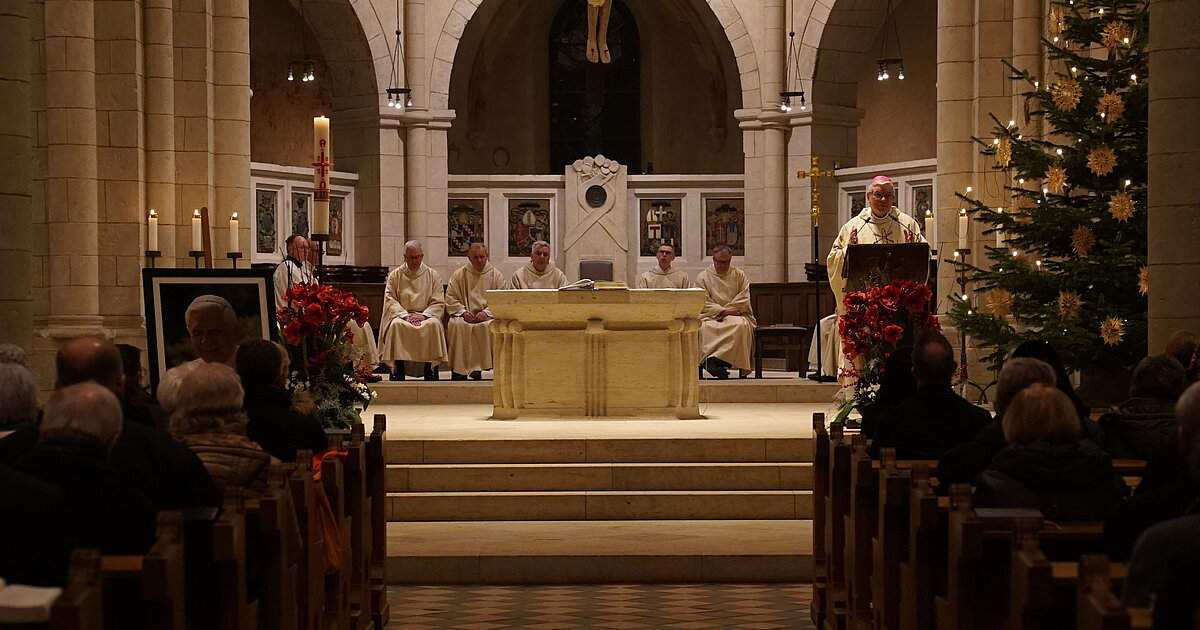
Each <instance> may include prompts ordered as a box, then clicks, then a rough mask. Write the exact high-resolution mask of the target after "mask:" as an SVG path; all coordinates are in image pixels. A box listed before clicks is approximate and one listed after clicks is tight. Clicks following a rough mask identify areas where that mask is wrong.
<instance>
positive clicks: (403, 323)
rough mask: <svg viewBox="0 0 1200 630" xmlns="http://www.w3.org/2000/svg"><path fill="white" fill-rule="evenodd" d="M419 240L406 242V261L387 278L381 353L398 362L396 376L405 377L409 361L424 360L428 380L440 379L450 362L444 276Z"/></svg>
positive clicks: (391, 360) (394, 374)
mask: <svg viewBox="0 0 1200 630" xmlns="http://www.w3.org/2000/svg"><path fill="white" fill-rule="evenodd" d="M424 261H425V251H424V249H423V248H422V247H421V243H420V242H419V241H408V242H407V243H405V244H404V264H403V265H402V266H400V267H398V268H396V269H393V270H392V272H391V273H389V274H388V277H387V286H386V288H385V291H384V295H383V314H382V316H381V318H380V325H379V346H380V355H381V357H382V358H383V360H384V361H390V362H394V364H395V365H394V367H393V370H394V371H393V375H392V378H393V379H396V380H403V379H404V378H405V363H408V362H416V363H424V364H425V365H424V376H425V380H427V381H436V380H438V373H437V370H438V367H439V366H440V365H442V364H443V363H445V362H446V331H445V328H444V327H443V326H442V316H443V315H445V312H446V300H445V299H444V298H443V297H442V294H443V291H444V289H443V287H442V276H441V275H440V274H439V273H438V272H437V270H436V269H434V268H432V267H430V266H428V265H426V264H425V262H424Z"/></svg>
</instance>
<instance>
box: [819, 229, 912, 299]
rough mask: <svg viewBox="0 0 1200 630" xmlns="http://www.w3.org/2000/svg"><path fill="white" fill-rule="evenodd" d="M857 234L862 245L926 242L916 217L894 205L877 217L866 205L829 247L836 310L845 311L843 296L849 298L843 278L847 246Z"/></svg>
mask: <svg viewBox="0 0 1200 630" xmlns="http://www.w3.org/2000/svg"><path fill="white" fill-rule="evenodd" d="M855 236H857V237H858V244H859V245H879V244H888V243H924V242H926V241H925V237H924V236H923V235H922V234H921V226H920V225H918V224H917V220H916V219H914V218H912V217H910V216H908V215H907V214H904V213H903V212H900V211H899V210H897V209H896V208H892V210H891V212H889V213H887V215H886V216H884V217H883V218H879V217H877V216H875V214H874V213H872V212H871V209H870V208H863V209H862V211H861V212H859V213H858V216H856V217H853V218H852V219H850V220H849V221H847V222H846V224H845V225H843V226H842V229H841V230H839V231H838V235H837V239H835V240H834V241H833V248H832V249H830V250H829V257H828V258H827V259H826V263H828V265H829V286H830V288H832V289H833V297H834V299H835V300H836V302H835V304H836V305H837V312H839V313H841V312H843V311H844V310H845V307H844V306H843V305H842V299H843V298H845V297H846V279H845V278H843V277H842V269H843V268H844V266H845V263H846V247H847V246H849V245H850V240H851V238H852V237H855Z"/></svg>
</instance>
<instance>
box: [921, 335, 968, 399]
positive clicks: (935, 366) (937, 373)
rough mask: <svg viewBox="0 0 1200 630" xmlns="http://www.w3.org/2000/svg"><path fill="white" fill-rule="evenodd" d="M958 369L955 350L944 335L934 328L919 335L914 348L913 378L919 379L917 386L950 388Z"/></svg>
mask: <svg viewBox="0 0 1200 630" xmlns="http://www.w3.org/2000/svg"><path fill="white" fill-rule="evenodd" d="M956 369H958V362H956V361H955V360H954V348H952V347H951V346H950V342H949V341H947V340H946V337H945V336H944V335H942V333H940V332H938V331H936V330H934V329H932V328H925V329H922V330H921V332H920V333H917V342H916V346H915V347H914V348H913V378H915V379H917V385H919V386H921V387H933V386H939V385H947V386H948V385H949V384H950V381H951V379H952V378H953V377H954V371H955V370H956Z"/></svg>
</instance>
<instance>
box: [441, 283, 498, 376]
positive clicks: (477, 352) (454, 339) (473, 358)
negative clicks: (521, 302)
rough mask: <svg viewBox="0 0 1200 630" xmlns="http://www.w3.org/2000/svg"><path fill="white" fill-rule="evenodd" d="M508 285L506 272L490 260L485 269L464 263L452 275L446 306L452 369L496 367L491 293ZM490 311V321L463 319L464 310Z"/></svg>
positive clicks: (469, 369) (468, 369) (465, 370)
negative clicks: (473, 321) (493, 264)
mask: <svg viewBox="0 0 1200 630" xmlns="http://www.w3.org/2000/svg"><path fill="white" fill-rule="evenodd" d="M502 286H504V275H503V274H501V273H500V272H499V271H498V270H497V269H496V268H495V267H493V266H492V265H491V263H488V264H487V266H486V267H484V268H483V271H475V268H474V267H472V266H471V265H469V264H468V265H463V266H462V267H460V268H459V269H458V270H456V271H455V272H454V273H453V274H451V275H450V286H448V287H447V288H446V308H447V309H448V312H449V313H450V320H449V322H448V323H447V324H446V335H447V338H448V339H449V341H450V344H449V345H450V370H451V371H453V372H457V373H458V374H469V373H471V372H474V371H476V370H490V369H492V334H491V331H492V320H491V313H490V312H488V311H487V292H488V290H490V289H499V288H500V287H502ZM480 311H483V312H485V313H487V314H488V317H489V319H488V320H487V321H483V322H479V323H475V324H472V323H470V322H468V321H466V320H464V319H463V318H462V316H463V314H464V313H468V312H470V313H478V312H480Z"/></svg>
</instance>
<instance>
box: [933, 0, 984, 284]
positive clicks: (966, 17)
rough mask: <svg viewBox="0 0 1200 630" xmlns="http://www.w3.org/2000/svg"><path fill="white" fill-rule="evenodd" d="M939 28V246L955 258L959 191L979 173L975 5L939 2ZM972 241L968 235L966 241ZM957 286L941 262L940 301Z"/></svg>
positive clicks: (941, 252)
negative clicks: (975, 141) (976, 165)
mask: <svg viewBox="0 0 1200 630" xmlns="http://www.w3.org/2000/svg"><path fill="white" fill-rule="evenodd" d="M937 19H938V29H937V39H938V41H937V85H938V91H937V108H938V111H937V119H938V129H937V161H938V173H937V177H938V183H937V188H938V190H937V221H938V228H937V234H938V243H937V246H936V248H937V250H938V253H939V255H940V257H941V259H942V261H949V260H953V257H954V249H955V248H956V247H957V246H958V238H957V236H956V229H957V226H958V209H959V208H960V207H961V205H962V204H961V203H960V201H959V200H958V199H957V198H956V197H955V196H954V193H955V191H964V190H966V188H967V186H971V185H972V182H973V180H974V176H975V168H974V165H975V158H976V154H977V150H976V145H975V144H974V142H972V140H971V134H972V133H974V132H975V112H976V109H975V108H976V102H975V96H976V92H975V80H976V76H975V71H976V49H975V44H976V41H975V35H976V34H975V20H976V17H975V3H973V2H960V1H959V0H939V1H938V12H937ZM968 242H969V239H968ZM953 286H954V269H953V268H952V267H951V266H950V265H949V264H947V263H945V262H943V264H941V265H939V266H938V295H937V296H935V298H936V300H937V303H938V304H946V296H947V295H949V293H950V291H951V288H952V287H953Z"/></svg>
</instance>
